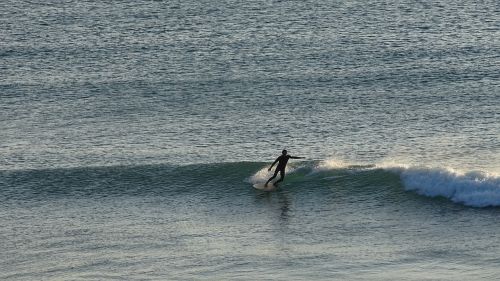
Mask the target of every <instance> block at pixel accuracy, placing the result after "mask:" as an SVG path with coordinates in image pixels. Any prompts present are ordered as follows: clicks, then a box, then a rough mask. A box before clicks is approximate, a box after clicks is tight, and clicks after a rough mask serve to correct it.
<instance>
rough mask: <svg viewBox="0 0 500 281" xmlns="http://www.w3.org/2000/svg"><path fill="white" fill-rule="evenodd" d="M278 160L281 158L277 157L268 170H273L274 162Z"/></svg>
mask: <svg viewBox="0 0 500 281" xmlns="http://www.w3.org/2000/svg"><path fill="white" fill-rule="evenodd" d="M278 161H280V158H279V157H278V158H276V160H274V162H273V164H271V167H269V169H267V170H268V171H271V169H272V168H273V166H274V164H276V163H278Z"/></svg>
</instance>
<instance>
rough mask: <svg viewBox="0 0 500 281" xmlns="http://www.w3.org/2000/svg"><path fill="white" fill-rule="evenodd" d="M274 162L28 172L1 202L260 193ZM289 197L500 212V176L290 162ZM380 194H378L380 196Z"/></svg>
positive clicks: (8, 175) (4, 175)
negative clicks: (439, 201)
mask: <svg viewBox="0 0 500 281" xmlns="http://www.w3.org/2000/svg"><path fill="white" fill-rule="evenodd" d="M268 167H269V163H262V162H237V163H213V164H197V165H187V166H172V165H145V166H116V167H92V168H90V167H89V168H71V169H47V170H25V171H0V195H1V196H0V197H2V198H5V200H38V199H39V198H40V197H43V198H53V197H72V198H82V197H83V198H88V197H110V196H149V195H151V196H177V195H183V194H186V193H193V192H196V193H209V192H213V191H221V192H224V193H225V194H227V196H231V193H235V194H238V195H237V196H239V195H240V194H241V193H242V192H257V191H255V190H253V189H252V188H251V185H252V184H255V183H262V182H265V181H266V180H267V179H268V178H269V177H270V176H271V175H272V172H269V171H268V170H267V169H268ZM283 187H284V189H286V190H287V192H297V193H300V192H301V191H302V190H304V189H303V187H307V190H311V188H310V187H315V189H314V190H315V191H317V192H318V194H320V193H321V192H322V191H321V190H323V191H325V192H326V191H327V190H332V189H335V190H343V191H345V192H346V193H349V192H351V193H354V192H359V191H363V192H378V191H377V190H376V189H385V190H386V191H387V190H389V191H390V192H392V193H393V194H394V193H396V192H397V193H405V192H414V193H417V194H420V195H423V196H427V197H444V198H447V199H449V200H451V201H452V202H455V203H459V204H463V205H466V206H472V207H488V206H492V207H497V206H500V177H499V176H498V175H495V174H491V173H487V172H484V171H483V172H481V171H468V172H460V171H456V170H453V169H449V168H445V167H434V168H432V167H417V166H405V165H395V164H391V165H375V164H368V165H359V164H352V163H346V162H343V161H338V160H334V159H330V160H324V161H305V162H292V163H290V164H289V166H288V167H287V175H286V178H285V182H284V184H283ZM374 189H375V190H374Z"/></svg>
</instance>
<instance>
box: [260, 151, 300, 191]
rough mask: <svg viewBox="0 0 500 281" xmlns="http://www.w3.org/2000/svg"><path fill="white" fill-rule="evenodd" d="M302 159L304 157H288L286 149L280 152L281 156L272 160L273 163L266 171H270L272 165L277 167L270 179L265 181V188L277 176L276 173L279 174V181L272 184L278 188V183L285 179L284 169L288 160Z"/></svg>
mask: <svg viewBox="0 0 500 281" xmlns="http://www.w3.org/2000/svg"><path fill="white" fill-rule="evenodd" d="M304 158H305V157H298V156H291V155H288V154H287V151H286V149H283V151H282V152H281V155H280V156H279V157H278V158H276V160H274V163H273V164H272V165H271V167H269V169H268V171H271V169H272V168H273V166H274V164H276V163H278V166H276V170H274V175H273V176H272V177H271V178H270V179H268V180H267V182H266V184H265V186H267V184H268V183H269V182H270V181H271V180H272V179H274V178H275V177H276V176H277V175H278V172H279V173H280V179H279V180H277V181H276V182H275V183H274V185H275V186H278V183H279V182H282V181H283V179H284V178H285V167H286V163H288V159H304Z"/></svg>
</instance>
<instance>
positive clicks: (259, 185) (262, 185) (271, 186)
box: [253, 182, 276, 191]
mask: <svg viewBox="0 0 500 281" xmlns="http://www.w3.org/2000/svg"><path fill="white" fill-rule="evenodd" d="M253 187H254V188H256V189H258V190H262V191H272V190H274V189H275V188H276V186H275V185H274V184H273V183H272V182H270V183H268V184H267V186H265V183H263V182H260V183H256V184H254V185H253Z"/></svg>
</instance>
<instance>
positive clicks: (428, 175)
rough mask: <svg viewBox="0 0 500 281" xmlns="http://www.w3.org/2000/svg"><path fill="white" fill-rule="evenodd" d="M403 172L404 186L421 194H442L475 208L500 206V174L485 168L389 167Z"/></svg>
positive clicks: (433, 195) (401, 175) (400, 173)
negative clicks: (464, 170)
mask: <svg viewBox="0 0 500 281" xmlns="http://www.w3.org/2000/svg"><path fill="white" fill-rule="evenodd" d="M385 169H388V170H390V171H394V172H396V173H398V174H399V175H400V178H401V180H402V182H403V185H404V188H405V189H406V190H409V191H415V192H417V193H418V194H421V195H425V196H429V197H436V196H442V197H445V198H448V199H450V200H451V201H453V202H455V203H462V204H464V205H467V206H472V207H488V206H500V177H499V176H498V175H495V174H491V173H487V172H484V171H469V172H460V171H456V170H454V169H451V168H441V167H437V168H428V167H404V166H400V167H389V168H385Z"/></svg>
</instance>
